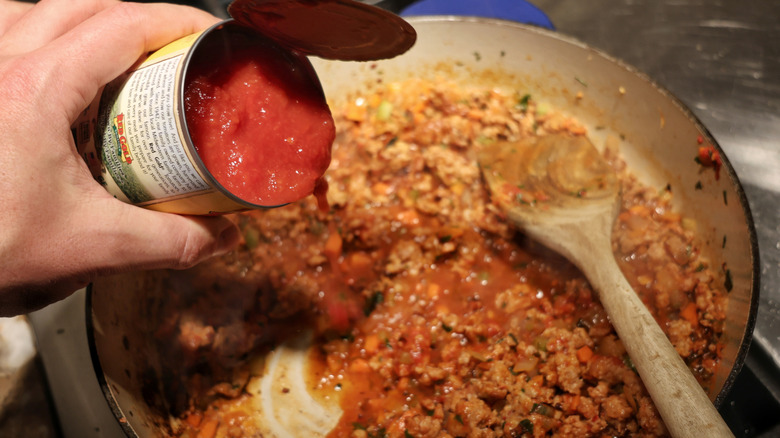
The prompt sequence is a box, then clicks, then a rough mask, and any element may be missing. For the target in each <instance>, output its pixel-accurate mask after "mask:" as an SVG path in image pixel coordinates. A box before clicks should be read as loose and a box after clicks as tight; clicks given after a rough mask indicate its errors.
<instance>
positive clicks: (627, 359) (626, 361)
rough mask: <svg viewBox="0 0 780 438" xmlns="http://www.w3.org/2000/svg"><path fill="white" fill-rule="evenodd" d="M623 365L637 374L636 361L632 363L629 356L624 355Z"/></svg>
mask: <svg viewBox="0 0 780 438" xmlns="http://www.w3.org/2000/svg"><path fill="white" fill-rule="evenodd" d="M623 364H624V365H625V366H627V367H628V368H629V369H630V370H631V371H633V372H637V371H636V366H635V365H634V361H632V360H631V358H630V357H629V356H628V355H627V354H625V355H623Z"/></svg>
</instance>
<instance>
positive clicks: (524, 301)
mask: <svg viewBox="0 0 780 438" xmlns="http://www.w3.org/2000/svg"><path fill="white" fill-rule="evenodd" d="M335 116H336V120H337V124H338V131H339V135H338V137H337V141H336V144H335V145H334V150H333V162H332V166H331V168H330V169H329V170H328V173H327V175H326V177H327V181H328V183H329V185H330V191H329V193H328V199H329V202H330V204H331V209H330V211H328V212H321V211H319V210H318V209H317V207H316V205H315V202H314V200H312V199H307V200H304V201H301V202H299V203H297V204H293V205H289V206H286V207H284V208H279V209H274V210H268V211H258V212H250V213H246V214H243V215H241V216H238V217H237V218H236V220H237V221H238V223H239V224H240V226H241V227H242V229H243V231H244V235H245V245H244V247H243V248H242V249H241V250H240V251H238V252H236V253H234V254H231V255H228V256H225V257H224V258H222V259H221V260H215V261H212V262H209V263H208V264H204V265H201V266H199V267H197V268H195V269H194V270H192V271H189V272H188V273H187V274H186V275H189V276H190V277H194V278H195V280H193V281H192V283H193V284H194V286H193V285H188V286H185V287H183V288H182V287H181V286H180V287H179V290H181V289H186V287H191V288H192V287H195V288H196V289H197V290H198V291H200V292H198V293H192V292H189V295H187V297H186V299H181V300H175V301H172V303H175V308H173V309H172V311H171V314H172V315H176V317H175V320H173V321H167V324H168V326H167V327H168V330H167V331H164V332H162V333H166V334H167V336H170V337H171V339H176V340H178V345H179V347H178V348H173V349H172V357H181V356H184V357H186V358H188V360H187V361H184V362H183V363H184V364H185V368H186V371H189V374H192V375H195V376H197V378H190V382H191V386H190V393H189V405H188V406H187V407H186V409H185V410H186V411H187V415H189V416H188V417H186V418H187V419H188V421H185V424H186V425H187V430H186V431H185V432H184V435H185V436H195V434H196V433H197V432H198V431H200V432H201V433H202V432H203V431H204V430H206V429H205V426H204V425H206V424H207V425H208V430H207V432H210V431H211V430H212V429H213V430H214V434H216V435H211V436H217V435H219V434H220V433H221V434H222V435H219V436H234V435H231V434H239V435H240V434H241V433H244V432H246V433H249V432H248V430H249V428H250V426H249V424H248V423H247V424H246V425H245V426H241V422H238V423H237V422H236V420H235V418H233V420H231V422H228V421H227V419H226V418H227V417H226V416H227V415H229V414H230V413H231V412H235V411H236V409H235V408H231V406H233V405H231V402H230V401H229V400H225V399H224V396H223V395H235V392H236V391H235V390H233V391H226V390H225V389H226V388H225V387H224V385H223V386H219V385H222V384H223V383H224V381H226V380H229V381H230V382H231V383H232V385H233V386H232V387H231V388H233V389H235V387H236V386H237V387H238V389H239V392H240V388H241V385H242V384H243V383H242V382H245V381H246V379H247V375H246V372H245V371H244V372H243V373H241V372H238V371H236V370H242V369H244V370H245V366H246V365H245V364H246V361H242V358H246V357H248V356H250V355H251V354H255V353H257V352H258V351H262V348H263V347H264V346H268V345H273V343H274V342H275V341H276V340H277V338H278V336H279V333H280V332H281V333H288V332H290V330H289V329H282V330H281V331H280V328H279V327H285V326H289V325H290V324H297V325H301V324H303V325H306V326H309V327H312V328H313V329H314V330H315V333H316V334H317V338H316V339H317V340H316V343H315V346H314V348H315V350H316V351H318V352H319V353H320V355H319V356H318V357H321V360H322V364H321V365H320V366H319V367H315V369H316V370H318V371H317V372H318V373H319V374H318V376H317V380H316V381H318V382H320V383H319V390H322V391H332V390H333V389H334V388H336V387H338V388H339V389H340V390H341V392H340V394H341V400H342V401H341V405H342V408H343V410H344V415H343V416H342V418H341V420H340V422H339V424H338V426H337V427H336V429H334V430H333V431H332V432H331V436H334V437H337V436H338V437H340V436H352V437H380V436H389V437H409V436H413V437H493V436H506V437H519V436H537V437H538V436H571V437H585V436H659V435H664V434H665V433H666V431H665V428H664V426H663V423H662V421H661V419H660V418H659V416H658V413H657V411H656V410H655V408H654V406H653V403H652V400H651V399H650V398H649V396H648V394H647V392H646V391H645V389H644V387H643V385H642V382H641V381H640V379H639V377H638V376H637V374H636V371H635V370H634V368H633V365H632V364H631V361H630V359H629V358H628V356H627V354H626V351H625V349H624V348H623V345H622V344H621V342H620V340H619V339H618V338H617V336H616V335H615V333H614V330H613V329H612V327H611V325H610V324H609V321H608V319H607V317H606V315H605V313H604V310H603V308H602V307H601V305H600V304H599V302H598V299H597V297H596V296H595V294H594V292H593V291H592V289H591V288H590V285H589V284H588V282H587V281H586V280H585V279H584V278H583V277H582V274H581V273H579V272H578V271H577V270H576V269H575V268H574V267H573V266H572V265H571V264H569V263H568V262H567V261H565V260H564V259H562V258H561V257H559V256H558V255H556V254H553V253H551V252H550V251H548V250H547V249H545V248H543V247H541V246H540V245H538V244H536V243H535V242H533V241H532V240H529V239H528V238H526V237H525V236H524V235H523V234H522V233H521V232H518V230H516V229H514V228H513V227H511V226H510V225H509V224H508V223H507V222H506V221H505V220H504V217H503V215H502V214H501V212H500V211H499V210H498V209H497V208H496V207H495V206H494V205H493V204H491V201H490V199H489V196H488V193H487V192H486V190H485V188H484V186H483V182H482V181H481V178H480V172H479V168H478V166H477V164H476V162H475V152H476V151H477V150H478V149H479V148H480V147H481V145H484V144H487V143H489V142H492V141H496V140H504V139H508V140H512V139H517V138H519V137H521V136H530V135H545V134H547V133H550V132H558V131H564V132H569V133H570V134H571V135H583V134H584V133H585V130H584V129H583V128H582V127H581V126H580V125H579V124H578V123H577V122H576V121H574V120H572V119H570V118H567V117H566V116H564V115H562V114H560V113H558V112H555V111H552V110H549V109H544V108H543V107H542V106H541V105H537V102H535V101H534V99H533V97H531V98H530V99H528V98H524V97H523V94H522V93H516V92H513V91H512V92H507V91H501V90H498V89H482V88H475V89H464V88H460V87H457V86H455V85H454V84H449V83H433V82H427V81H423V80H419V79H414V80H409V81H407V82H405V83H403V84H388V85H387V86H386V87H377V88H376V89H375V90H374V92H373V94H370V95H365V96H355V99H353V100H351V101H350V102H349V103H348V104H346V105H345V106H344V107H343V108H336V109H335ZM608 158H610V159H611V160H612V162H613V163H614V165H615V167H616V168H617V169H618V170H619V172H620V178H621V181H622V183H623V186H624V191H623V206H622V212H621V214H620V216H619V218H618V221H617V223H616V225H615V233H614V240H613V243H614V250H615V254H616V257H617V258H618V261H619V264H620V265H621V267H622V268H623V270H624V272H625V273H626V275H627V277H628V278H629V281H630V282H631V284H632V285H633V286H634V287H635V289H636V290H637V292H638V293H639V294H640V296H641V297H642V299H643V300H644V302H645V303H646V304H647V305H648V307H649V308H650V310H651V311H652V312H653V313H654V315H655V316H656V318H657V320H658V322H659V324H660V325H661V326H662V328H663V329H664V330H665V331H666V332H667V333H668V335H669V337H670V339H671V340H672V342H673V344H674V345H675V348H676V349H677V351H678V352H679V353H680V354H681V356H683V357H684V359H685V360H686V361H687V363H688V364H689V365H690V366H691V369H692V371H693V372H694V373H695V375H696V376H697V378H698V379H699V380H700V382H701V383H702V384H703V385H706V384H708V382H709V379H710V378H711V376H712V373H713V371H714V370H715V368H716V367H717V365H718V360H719V356H718V355H719V351H720V350H719V343H718V341H719V335H720V333H721V331H722V325H723V320H724V315H725V314H724V311H725V306H726V294H725V291H724V290H723V287H722V286H721V285H720V284H718V280H717V275H716V274H717V273H716V272H714V271H712V270H711V269H710V267H709V266H708V264H707V261H706V260H704V259H703V258H702V257H701V255H700V253H699V250H698V249H697V248H696V246H695V244H694V237H695V235H694V232H693V230H692V229H691V227H689V226H687V223H686V222H685V221H684V220H683V219H682V218H681V217H680V216H679V215H677V214H676V213H674V212H672V211H671V210H670V207H669V200H670V197H671V193H670V192H669V191H662V192H660V193H658V192H656V191H655V190H652V189H650V188H647V187H644V186H642V185H641V184H639V183H638V182H637V181H636V180H635V179H634V178H633V177H632V176H631V175H630V174H629V173H628V172H627V171H626V169H625V166H624V164H623V163H622V162H621V161H620V159H619V157H617V156H609V157H608ZM186 275H185V276H186ZM185 284H186V283H185ZM180 293H182V292H180ZM221 300H222V301H224V300H227V304H225V305H220V304H217V303H218V302H220V301H221ZM231 306H232V307H231ZM223 307H229V308H230V309H231V310H232V312H228V311H225V312H222V311H220V310H218V309H219V308H223ZM237 309H240V312H239V314H238V315H236V310H237ZM204 315H205V316H204ZM290 317H292V320H290V319H289V318H290ZM174 352H175V354H174ZM182 352H183V353H182ZM204 358H207V359H204ZM185 374H187V373H185ZM226 376H230V377H229V378H227V377H226ZM192 382H196V383H197V384H192ZM236 403H239V404H240V401H239V402H236ZM241 418H244V417H241ZM228 423H229V424H228ZM215 424H216V425H217V426H214V425H215ZM237 424H238V426H237ZM237 427H238V429H236V428H237ZM241 427H246V428H247V430H246V431H244V432H241V431H242V430H243V429H241ZM231 428H232V429H231ZM231 431H232V432H231Z"/></svg>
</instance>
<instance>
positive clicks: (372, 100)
mask: <svg viewBox="0 0 780 438" xmlns="http://www.w3.org/2000/svg"><path fill="white" fill-rule="evenodd" d="M381 102H382V96H380V95H378V94H376V93H374V94H372V95H371V96H369V97H368V105H369V106H371V108H376V107H378V106H379V104H380V103H381Z"/></svg>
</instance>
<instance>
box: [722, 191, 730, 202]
mask: <svg viewBox="0 0 780 438" xmlns="http://www.w3.org/2000/svg"><path fill="white" fill-rule="evenodd" d="M723 204H725V205H729V198H728V195H727V194H726V191H725V190H724V191H723Z"/></svg>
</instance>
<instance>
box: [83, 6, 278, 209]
mask: <svg viewBox="0 0 780 438" xmlns="http://www.w3.org/2000/svg"><path fill="white" fill-rule="evenodd" d="M241 31H246V28H245V27H243V26H240V25H239V24H237V23H236V22H234V21H233V20H227V21H223V22H221V23H218V24H216V25H214V26H212V27H210V28H208V29H206V30H204V31H203V32H199V33H196V34H193V35H189V36H186V37H184V38H181V39H179V40H177V41H174V42H172V43H170V44H168V45H167V46H165V47H163V48H161V49H159V50H157V51H156V52H154V53H152V54H151V55H149V56H148V57H147V58H146V59H144V60H142V61H141V62H139V63H137V64H136V65H135V66H134V67H133V68H132V69H131V70H130V71H128V72H126V73H125V74H123V75H122V76H120V77H119V78H117V79H116V80H114V81H112V82H111V83H109V84H108V85H106V87H105V88H104V89H103V91H102V93H100V94H99V96H98V98H97V99H95V101H94V102H92V103H91V104H90V105H89V107H87V109H86V110H85V111H84V112H83V113H82V114H81V116H80V117H79V118H78V119H77V121H76V123H75V125H74V129H75V140H76V146H77V149H78V151H79V154H80V155H81V156H82V157H83V158H84V160H85V161H86V162H87V165H88V166H89V168H90V171H91V172H92V175H93V176H94V177H95V179H96V180H97V181H98V182H100V184H102V185H103V186H104V187H105V188H106V189H107V190H108V192H109V193H111V194H112V195H113V196H114V197H116V198H117V199H119V200H121V201H124V202H128V203H131V204H135V205H138V206H142V207H147V208H150V209H153V210H159V211H166V212H172V213H181V214H220V213H229V212H235V211H242V210H247V209H252V208H263V207H267V206H261V205H256V204H252V203H250V202H247V201H244V200H242V199H240V198H239V197H237V196H235V195H233V194H232V193H230V192H229V191H228V190H226V189H225V188H224V187H223V186H222V185H220V184H219V182H217V180H216V179H215V178H214V177H213V176H212V174H211V173H210V172H209V170H208V169H207V168H206V166H205V165H204V164H203V162H202V160H201V159H200V157H199V156H198V153H197V150H196V149H195V146H194V145H193V142H192V139H191V138H190V135H189V132H188V130H187V122H186V120H185V114H184V87H185V80H186V76H187V70H188V66H189V64H190V62H191V60H192V57H193V54H194V53H196V52H197V51H198V49H199V48H200V47H201V46H203V45H204V44H203V42H204V41H206V40H207V39H211V38H221V39H225V41H226V42H227V41H228V39H229V36H230V34H231V33H232V32H241ZM210 47H213V44H211V45H210Z"/></svg>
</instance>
